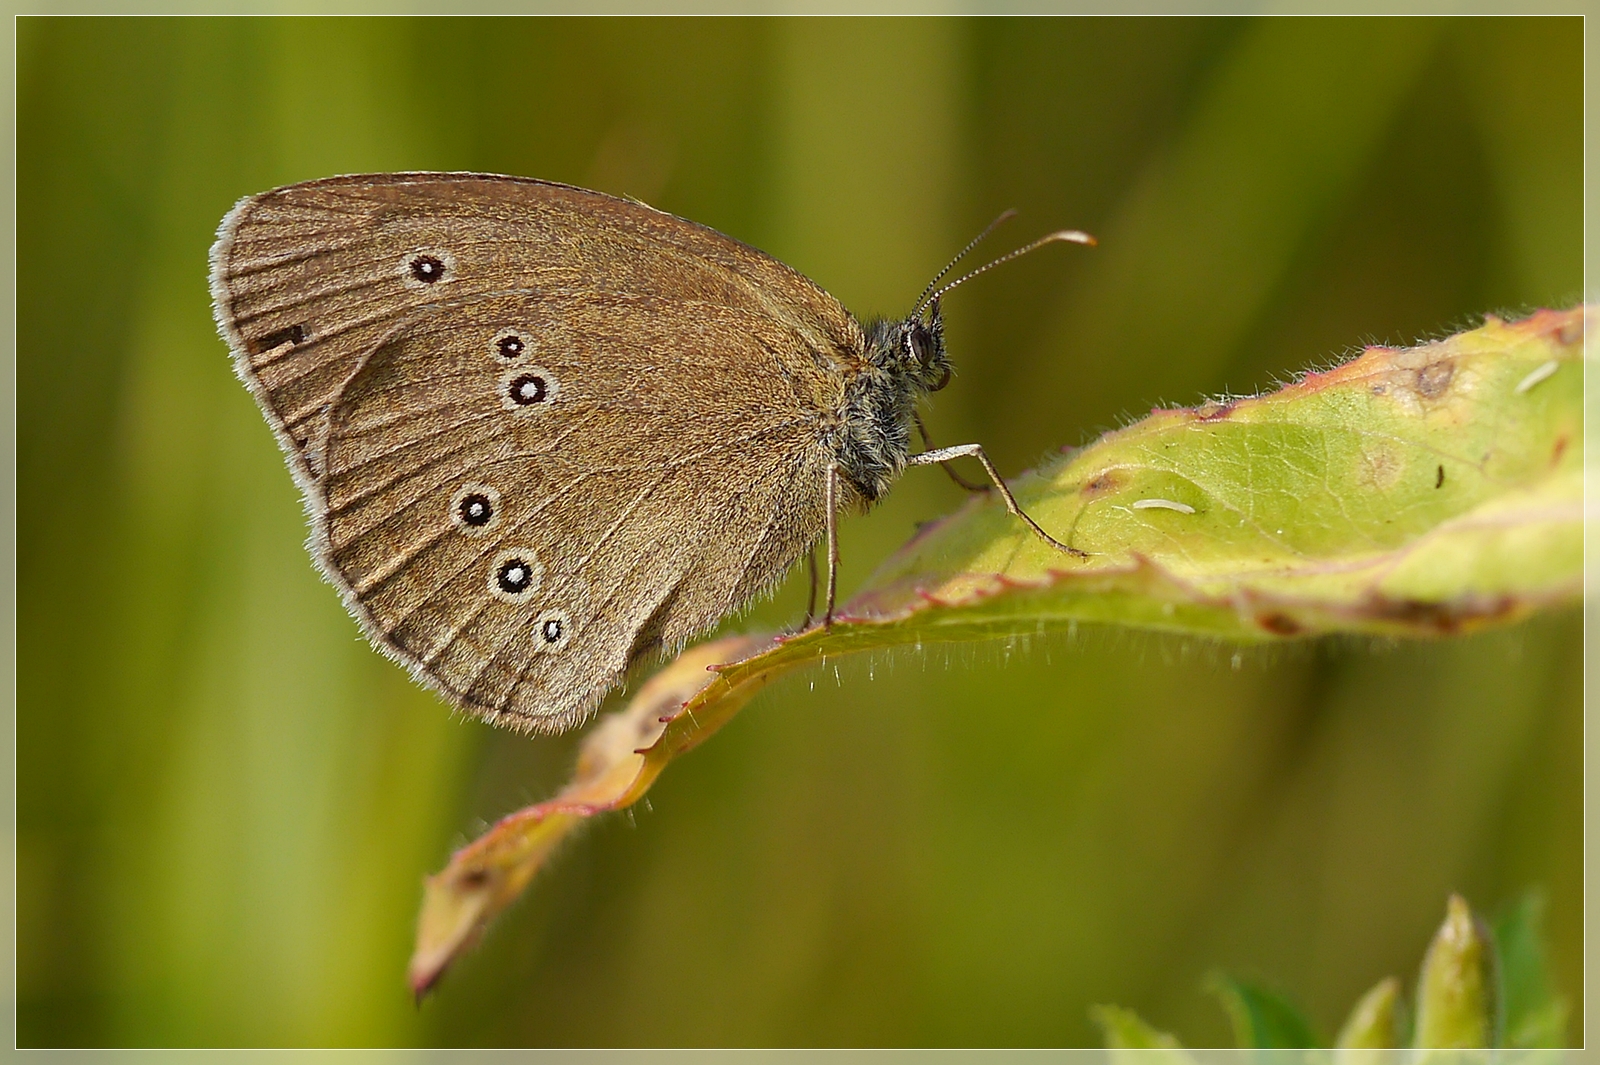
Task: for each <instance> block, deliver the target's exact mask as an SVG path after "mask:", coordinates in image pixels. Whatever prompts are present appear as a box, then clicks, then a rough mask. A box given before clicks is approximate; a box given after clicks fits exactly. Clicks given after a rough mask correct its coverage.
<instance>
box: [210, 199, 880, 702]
mask: <svg viewBox="0 0 1600 1065" xmlns="http://www.w3.org/2000/svg"><path fill="white" fill-rule="evenodd" d="M214 257H215V261H214V265H213V270H214V274H213V287H214V289H215V292H216V299H217V309H218V317H219V322H221V324H222V327H223V331H224V334H225V335H226V336H227V337H228V338H229V340H230V343H231V345H232V346H233V348H234V352H235V359H236V364H237V365H238V367H239V368H240V372H241V374H242V375H243V376H244V377H245V378H246V380H247V381H248V382H249V383H250V384H251V385H252V388H253V390H254V392H255V394H256V396H257V398H258V400H259V401H260V402H261V404H262V407H263V409H264V410H265V411H266V413H267V416H268V419H269V421H271V422H272V423H273V425H274V427H275V428H277V429H278V431H279V436H280V441H281V442H282V443H283V444H284V447H285V449H286V451H288V452H289V454H290V460H291V465H292V466H293V467H294V468H295V470H296V472H297V474H298V476H299V479H300V481H301V483H302V487H303V488H304V489H305V491H306V493H307V497H308V500H309V502H310V505H311V509H312V511H313V515H314V518H315V521H316V524H317V535H316V537H315V541H316V550H317V553H318V556H319V561H320V562H321V564H322V565H323V567H324V569H325V570H326V571H327V572H328V573H329V575H330V576H331V577H332V578H333V579H334V580H335V582H336V583H337V584H338V585H339V587H340V589H341V590H342V591H343V593H344V595H345V598H346V601H347V603H348V605H350V607H351V609H352V611H353V612H354V613H355V614H356V615H357V617H358V618H359V619H361V620H362V621H363V623H364V627H365V628H366V630H367V633H368V635H369V637H370V638H372V639H373V640H374V642H376V643H378V644H379V645H380V646H383V647H384V648H385V649H387V650H389V651H391V652H392V653H394V654H395V655H396V656H397V657H399V658H400V659H401V660H402V661H404V662H405V663H406V664H408V665H409V666H410V667H411V668H412V669H413V670H414V671H415V672H417V673H418V675H419V676H420V677H421V678H422V679H424V680H425V681H427V682H429V683H431V684H433V685H434V686H435V687H437V688H439V689H440V690H441V691H443V692H444V693H445V694H447V695H448V696H449V697H451V698H452V699H453V700H454V701H455V702H457V703H458V704H459V705H462V706H464V707H466V708H467V709H469V710H472V711H473V712H475V713H479V714H481V715H483V716H485V717H488V718H490V719H494V720H504V721H508V722H510V723H514V724H517V725H519V726H521V727H527V728H535V729H541V730H556V729H560V728H565V727H568V726H570V725H572V724H574V723H576V722H577V721H579V720H581V719H582V717H583V716H584V715H585V714H587V713H588V712H589V711H590V710H591V709H592V707H593V706H594V705H595V703H597V702H598V701H599V699H600V698H601V697H602V696H603V695H604V694H605V692H606V691H607V690H608V689H609V688H610V687H612V686H613V685H614V684H615V683H616V682H617V680H618V679H619V678H620V676H621V674H622V672H623V671H624V670H625V669H626V668H627V667H628V665H629V664H631V662H632V661H634V660H635V659H637V658H638V656H639V655H641V654H642V653H644V652H645V651H648V650H651V649H653V648H655V647H657V646H661V645H672V644H675V643H679V642H681V641H683V640H686V639H687V638H689V637H690V636H692V635H694V634H695V633H697V632H699V631H702V630H703V629H705V628H707V627H709V626H710V625H713V624H715V622H716V621H717V620H718V619H720V618H721V617H722V616H724V615H725V614H727V613H728V612H729V611H731V610H733V609H736V608H737V607H739V606H740V605H741V604H742V603H743V602H745V601H746V600H748V599H749V598H750V596H752V595H754V594H756V593H759V592H761V591H763V590H765V589H766V588H767V587H769V586H770V585H771V584H772V583H773V582H774V581H775V580H776V579H777V578H778V577H779V576H781V574H782V573H783V571H784V569H786V568H787V566H788V565H789V564H790V563H791V562H792V561H793V560H794V559H795V558H796V557H797V556H798V555H799V554H800V553H801V552H803V551H804V550H805V548H806V547H807V546H808V545H809V544H810V543H811V542H812V541H813V540H814V539H815V537H816V536H817V534H818V533H819V531H820V530H821V528H822V525H823V521H824V513H823V507H822V490H821V485H822V478H823V477H824V475H825V474H824V471H825V468H826V463H827V461H828V451H827V448H826V446H825V442H824V438H825V436H826V433H827V424H826V422H827V411H828V409H829V406H830V404H832V405H834V406H835V407H836V406H837V402H838V397H837V394H836V393H837V383H836V382H837V378H838V373H837V370H838V365H837V362H838V360H840V359H846V358H849V357H850V354H851V353H852V352H853V351H858V350H859V328H858V327H857V326H856V325H855V322H854V320H853V319H851V318H850V317H849V315H848V314H847V313H845V312H844V311H843V309H842V308H840V307H839V306H838V304H837V303H835V302H834V301H833V300H832V299H831V298H830V297H828V296H827V295H826V294H825V293H822V292H821V290H819V289H816V288H815V286H812V285H810V283H809V282H804V283H803V284H802V285H798V286H797V285H796V284H795V279H796V278H798V277H799V275H796V274H794V273H793V271H790V270H788V268H787V267H784V266H783V265H782V264H780V263H777V262H776V261H775V260H772V259H769V258H767V257H766V256H764V255H761V254H760V253H759V252H755V251H753V250H752V249H749V248H747V247H745V246H743V245H741V244H738V243H737V242H734V241H731V240H729V239H727V238H725V237H722V236H720V235H719V234H716V233H714V232H712V231H710V230H706V229H703V228H702V227H698V226H694V225H693V224H691V223H687V222H684V221H682V220H680V219H676V218H673V217H671V216H669V215H664V214H661V213H660V212H656V211H653V210H651V209H650V208H647V207H644V206H643V205H638V204H633V203H630V202H627V201H620V200H615V199H613V198H611V197H605V196H601V195H599V194H595V193H589V192H584V191H583V190H577V189H571V188H568V187H566V186H555V185H546V184H543V183H538V182H530V181H523V180H520V179H499V178H485V177H476V176H440V175H411V176H406V175H387V176H380V177H376V178H355V179H333V180H330V181H327V182H315V183H311V184H309V185H305V186H295V187H291V188H289V189H284V190H278V191H277V192H274V193H268V194H265V195H263V196H261V197H257V198H255V199H253V200H248V201H245V202H244V203H243V204H241V205H240V207H239V208H237V209H236V210H235V212H234V213H233V214H232V215H230V217H229V220H228V221H226V222H225V223H224V227H223V231H222V234H221V235H220V237H219V240H218V245H217V248H216V249H215V251H214ZM779 280H781V281H783V282H784V284H783V285H781V286H780V285H778V284H777V282H778V281H779ZM800 280H801V281H802V282H803V279H800ZM775 292H783V293H786V294H787V295H786V296H785V297H784V298H783V299H778V298H776V297H775V296H774V293H775ZM830 360H832V363H831V364H830ZM830 370H831V371H832V373H831V375H830V373H829V372H828V371H830Z"/></svg>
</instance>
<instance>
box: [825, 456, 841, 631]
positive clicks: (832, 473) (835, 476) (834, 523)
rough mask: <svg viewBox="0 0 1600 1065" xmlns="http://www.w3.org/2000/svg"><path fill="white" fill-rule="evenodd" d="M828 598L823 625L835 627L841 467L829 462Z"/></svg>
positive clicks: (827, 627)
mask: <svg viewBox="0 0 1600 1065" xmlns="http://www.w3.org/2000/svg"><path fill="white" fill-rule="evenodd" d="M827 503H828V598H827V604H828V605H827V608H826V609H825V610H824V611H823V613H822V627H823V628H824V629H831V628H833V601H834V593H835V592H836V591H837V590H838V587H839V513H838V510H839V467H838V466H836V465H834V464H833V463H831V462H830V463H829V464H828V491H827Z"/></svg>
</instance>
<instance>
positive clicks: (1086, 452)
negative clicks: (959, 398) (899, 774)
mask: <svg viewBox="0 0 1600 1065" xmlns="http://www.w3.org/2000/svg"><path fill="white" fill-rule="evenodd" d="M1584 322H1585V317H1584V311H1582V310H1574V311H1570V312H1564V313H1558V312H1548V311H1546V312H1540V313H1539V314H1536V315H1534V316H1533V317H1531V318H1528V319H1525V320H1523V321H1521V322H1517V323H1514V324H1506V323H1503V322H1500V321H1499V320H1497V319H1492V318H1491V319H1490V320H1489V321H1488V322H1487V323H1486V324H1485V325H1484V326H1483V327H1482V328H1480V329H1476V330H1473V331H1471V332H1467V333H1462V334H1459V335H1457V336H1454V337H1451V338H1450V339H1448V340H1444V341H1440V342H1438V343H1434V344H1429V345H1425V346H1423V347H1418V348H1410V349H1405V350H1392V349H1388V348H1372V349H1369V350H1368V351H1367V352H1366V353H1365V354H1363V355H1362V356H1361V357H1360V358H1358V359H1355V360H1353V361H1351V362H1349V363H1346V364H1345V365H1343V366H1340V367H1338V368H1336V369H1333V370H1329V371H1327V372H1325V373H1317V374H1308V375H1306V377H1305V379H1304V380H1302V381H1300V382H1298V383H1296V384H1292V385H1289V386H1287V387H1286V388H1284V389H1282V390H1280V391H1278V392H1276V393H1273V394H1271V395H1267V396H1262V397H1259V398H1255V399H1242V400H1237V401H1234V402H1231V403H1228V404H1224V405H1215V404H1213V405H1208V406H1206V407H1202V408H1200V409H1197V410H1163V411H1156V412H1154V413H1152V414H1151V415H1150V416H1149V417H1147V418H1145V419H1144V420H1142V421H1140V422H1138V423H1136V424H1134V425H1131V426H1128V427H1127V428H1126V429H1122V430H1120V431H1118V432H1114V433H1110V434H1108V435H1107V436H1105V437H1103V438H1102V439H1101V440H1099V441H1098V442H1096V443H1095V444H1093V445H1091V446H1089V447H1087V448H1085V449H1083V450H1082V451H1079V452H1077V453H1075V454H1073V455H1070V456H1067V457H1064V458H1063V459H1062V460H1060V461H1059V462H1057V463H1055V464H1054V465H1052V466H1049V467H1047V468H1046V469H1043V470H1041V471H1039V472H1038V473H1036V474H1031V475H1028V476H1026V477H1024V478H1022V479H1021V480H1019V481H1018V482H1017V484H1016V485H1015V492H1016V495H1017V498H1018V499H1019V501H1020V502H1021V504H1022V506H1023V507H1024V508H1025V509H1027V510H1028V511H1029V513H1031V514H1032V515H1033V516H1034V518H1035V519H1036V520H1038V521H1039V522H1040V524H1041V525H1043V526H1044V528H1045V529H1047V530H1049V531H1051V532H1053V533H1054V534H1055V535H1057V536H1058V537H1059V538H1062V539H1065V540H1068V541H1069V542H1070V543H1071V544H1072V545H1073V546H1075V547H1078V548H1081V549H1083V550H1087V551H1089V552H1091V556H1090V557H1089V558H1088V559H1086V560H1084V559H1078V558H1076V557H1072V556H1068V555H1065V554H1064V553H1062V552H1059V551H1057V550H1055V549H1053V548H1051V547H1049V546H1048V545H1045V544H1044V543H1042V542H1041V541H1039V540H1038V539H1037V538H1035V537H1034V536H1033V535H1032V534H1031V533H1030V532H1029V531H1028V530H1027V529H1026V528H1025V527H1023V526H1022V524H1021V523H1020V522H1018V521H1016V519H1014V518H1013V517H1011V516H1010V515H1009V514H1007V513H1006V511H1005V510H1004V508H1003V507H1002V506H1000V505H999V504H998V503H997V502H996V500H995V499H994V497H993V495H992V493H991V494H990V495H988V496H985V497H983V498H977V499H974V500H972V501H971V502H969V503H968V504H967V506H965V507H964V508H963V509H961V510H960V511H958V512H957V513H956V514H954V515H952V516H951V517H949V518H947V519H945V520H943V521H942V522H939V523H937V524H936V525H934V526H932V527H930V528H927V529H924V530H923V531H922V532H921V533H920V534H919V535H918V536H917V537H916V538H914V539H913V540H912V541H911V542H910V543H909V544H907V545H906V546H905V547H904V548H902V549H901V550H900V551H899V552H898V553H896V554H895V555H894V556H893V557H892V558H890V559H889V560H888V562H887V563H886V564H885V565H884V566H883V567H882V568H881V569H880V570H879V572H878V573H877V574H876V575H875V576H874V577H873V578H872V580H871V581H869V582H868V585H867V587H866V588H865V589H863V590H862V591H861V592H860V593H858V594H857V595H856V596H855V597H854V598H853V599H851V600H850V601H849V602H848V603H846V604H845V605H844V607H843V608H842V609H841V610H840V612H839V614H838V617H837V619H836V621H835V624H834V625H833V627H832V628H831V629H829V630H823V629H822V628H820V627H817V628H813V629H810V630H808V631H806V632H803V633H799V634H795V635H792V636H783V637H778V638H776V639H772V638H768V637H756V636H750V637H737V638H731V639H724V640H718V641H715V642H712V643H708V644H704V645H701V646H699V647H697V648H694V649H693V650H691V651H689V652H686V653H685V654H684V655H683V656H682V657H681V658H679V660H678V661H677V662H675V663H673V664H672V665H671V666H669V667H667V669H665V670H663V671H662V673H660V674H659V675H657V676H656V677H654V678H652V679H651V681H650V682H649V683H648V684H646V685H645V686H644V687H643V688H642V689H641V690H640V692H639V695H638V696H637V697H636V698H635V699H634V700H633V702H632V703H631V704H630V705H629V706H628V707H627V708H626V709H625V710H623V711H621V712H620V713H618V714H614V715H611V716H609V717H607V718H606V719H604V720H603V721H602V722H601V724H600V725H599V726H598V727H597V728H596V730H595V733H594V734H593V735H592V736H591V737H590V738H589V739H588V741H587V742H586V743H585V746H584V749H583V755H582V757H581V759H580V762H579V767H578V772H577V775H576V776H575V778H574V780H573V782H572V783H571V784H570V785H569V786H568V787H567V788H566V789H565V790H564V791H563V792H562V793H561V794H560V795H558V796H556V797H555V798H554V799H551V800H550V801H548V802H545V803H540V804H539V805H537V806H532V807H529V808H527V809H526V810H523V811H520V812H518V813H516V814H513V815H511V816H509V817H507V818H505V819H504V820H502V821H501V822H500V823H499V824H497V825H496V826H495V827H494V828H493V829H491V830H490V831H489V833H488V834H486V835H485V836H484V837H482V838H481V839H479V840H478V841H476V842H475V843H473V844H471V845H470V846H468V847H466V848H464V849H463V850H461V851H459V852H457V854H456V855H455V856H454V857H453V858H452V859H451V862H450V865H449V866H448V867H447V868H446V869H444V870H443V871H442V872H440V873H439V874H437V875H436V876H434V877H432V878H430V879H429V880H428V883H427V892H426V897H425V900H424V903H423V912H422V917H421V920H420V924H419V928H418V941H417V948H416V953H415V955H414V956H413V959H412V964H411V971H410V975H411V982H412V986H413V988H414V989H415V990H416V991H417V992H418V993H419V994H420V993H421V992H422V991H425V990H426V989H427V988H428V987H429V986H430V985H431V984H432V983H433V981H435V980H436V979H437V978H438V976H439V975H440V974H441V973H442V972H443V970H444V967H445V966H446V965H447V964H448V963H449V961H450V959H451V958H453V957H454V956H455V955H456V954H457V953H458V952H459V951H460V950H462V949H463V948H464V947H465V946H467V945H469V944H470V943H471V942H472V941H473V940H474V939H475V938H476V936H477V935H478V933H479V932H481V930H482V928H483V927H484V925H485V924H486V923H487V922H488V921H489V920H490V919H491V918H492V917H493V915H494V914H495V913H497V912H499V911H500V910H501V909H502V908H503V907H504V906H505V905H506V903H508V902H509V901H510V900H511V899H512V898H514V897H515V896H516V895H517V894H518V893H519V892H520V891H521V890H522V889H523V888H524V887H525V886H526V885H527V883H528V881H529V879H530V878H531V877H532V876H533V874H534V872H535V871H537V869H538V867H539V865H540V863H541V862H542V861H543V859H544V857H545V856H546V855H547V854H548V852H549V850H550V849H551V847H553V846H554V845H555V843H556V842H557V841H559V840H560V839H561V838H563V837H564V836H565V835H566V833H567V832H569V831H570V830H571V829H572V828H573V827H574V826H575V825H576V824H578V823H579V822H581V821H582V819H583V818H586V817H588V816H590V815H592V814H594V813H598V812H600V811H603V810H614V809H619V808H621V807H623V806H626V805H628V804H629V803H631V802H633V801H635V800H636V799H637V798H638V797H639V796H640V795H642V794H644V792H645V791H646V790H647V789H648V788H649V787H650V784H651V783H652V782H653V781H654V780H655V778H656V776H657V775H658V774H659V773H660V772H661V770H662V769H663V768H664V767H665V766H666V764H667V763H668V762H670V761H671V760H672V759H673V758H675V757H676V756H677V755H679V754H681V753H683V752H684V751H687V750H689V749H690V748H692V747H694V746H695V745H697V744H698V743H700V742H701V741H702V740H704V739H705V738H706V737H707V736H709V735H710V734H711V733H712V732H714V731H716V730H717V729H718V728H720V727H721V725H722V724H723V723H724V722H725V721H726V720H727V719H728V718H729V717H731V716H732V715H733V714H734V713H736V712H737V711H738V710H739V709H740V708H741V707H742V706H743V705H744V704H745V702H747V701H748V700H749V698H750V696H751V695H753V694H754V693H755V692H756V691H757V690H759V689H760V688H761V687H764V686H765V685H766V684H767V683H769V682H770V681H771V680H772V679H774V678H775V677H777V676H779V675H780V674H782V673H785V672H788V671H789V670H791V669H794V668H796V667H798V666H801V665H804V664H807V663H811V662H816V661H823V662H825V661H826V660H827V658H828V657H829V656H836V655H841V654H848V653H851V652H855V651H864V650H873V649H880V648H887V647H892V646H895V645H898V644H914V645H917V646H921V645H922V644H923V643H924V642H929V643H932V642H939V641H951V640H974V639H983V638H988V637H999V636H1008V635H1031V634H1033V633H1037V632H1042V631H1045V630H1047V629H1049V628H1052V627H1061V626H1066V625H1071V624H1074V623H1076V622H1078V621H1095V622H1106V623H1114V624H1121V625H1127V626H1134V627H1141V628H1150V629H1162V630H1167V631H1172V632H1178V633H1186V634H1190V635H1196V636H1210V637H1225V638H1228V639H1232V640H1236V641H1265V640H1281V639H1284V638H1288V637H1296V636H1308V635H1314V634H1318V633H1326V632H1353V633H1370V634H1377V635H1413V636H1423V635H1438V634H1443V633H1455V632H1460V631H1464V630H1467V629H1471V628H1475V627H1478V626H1482V625H1486V624H1490V623H1498V622H1505V621H1510V620H1513V619H1515V618H1519V617H1522V616H1524V615H1525V614H1527V613H1528V612H1530V611H1531V610H1533V609H1535V608H1537V607H1539V606H1543V605H1546V604H1550V603H1555V602H1561V601H1566V600H1569V599H1574V598H1576V596H1577V595H1578V590H1579V584H1580V579H1581V566H1582V460H1581V450H1582V449H1581V447H1579V446H1577V445H1578V444H1579V442H1580V441H1581V439H1582V436H1581V433H1582V408H1581V400H1582V379H1581V378H1582V375H1581V374H1580V373H1578V372H1576V370H1577V360H1578V358H1579V355H1580V350H1581V340H1582V335H1583V329H1584ZM719 663H724V664H720V665H719ZM710 667H714V668H715V670H716V683H710V682H708V681H707V678H706V670H707V668H710ZM679 706H682V707H683V711H682V713H677V708H678V707H679ZM674 715H675V716H674ZM663 718H670V720H667V721H663V720H661V719H663ZM1240 986H1243V985H1240ZM1240 993H1241V994H1242V993H1243V992H1240ZM1251 1001H1252V1002H1253V1001H1254V1000H1253V999H1252V1000H1251ZM1285 1023H1287V1021H1285ZM1263 1031H1264V1032H1266V1031H1268V1030H1267V1029H1263ZM1270 1031H1271V1032H1274V1033H1278V1032H1281V1033H1284V1034H1281V1035H1279V1034H1273V1035H1271V1036H1270V1037H1271V1038H1280V1037H1281V1038H1291V1036H1290V1035H1289V1034H1287V1033H1288V1032H1289V1031H1290V1029H1288V1028H1284V1029H1270ZM1306 1031H1307V1032H1308V1031H1309V1030H1308V1029H1307V1030H1306ZM1266 1037H1268V1036H1266V1035H1263V1038H1266ZM1292 1037H1293V1038H1298V1037H1299V1036H1298V1034H1296V1035H1294V1036H1292ZM1261 1045H1270V1046H1290V1045H1298V1044H1293V1043H1271V1044H1261Z"/></svg>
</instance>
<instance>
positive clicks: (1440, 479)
mask: <svg viewBox="0 0 1600 1065" xmlns="http://www.w3.org/2000/svg"><path fill="white" fill-rule="evenodd" d="M1433 486H1434V487H1435V488H1443V487H1444V464H1443V463H1441V464H1440V465H1439V474H1438V476H1437V477H1435V478H1434V479H1433Z"/></svg>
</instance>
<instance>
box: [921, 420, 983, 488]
mask: <svg viewBox="0 0 1600 1065" xmlns="http://www.w3.org/2000/svg"><path fill="white" fill-rule="evenodd" d="M911 417H913V418H915V419H916V422H917V432H919V433H921V434H922V446H923V447H925V448H927V449H928V450H929V451H932V450H934V447H933V437H931V436H929V435H928V427H927V426H926V425H923V424H922V415H921V414H917V413H915V412H913V413H912V415H911ZM939 468H940V469H941V470H943V471H944V472H945V473H948V474H949V475H950V479H951V480H952V481H954V482H955V483H956V484H959V485H960V486H961V487H962V488H965V489H966V490H967V491H969V492H986V491H988V489H987V488H986V487H985V486H983V485H981V484H973V483H972V482H971V481H969V480H967V479H966V478H965V477H963V476H961V475H960V474H959V473H957V472H956V468H955V467H954V466H952V465H950V464H949V463H948V462H941V463H939Z"/></svg>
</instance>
